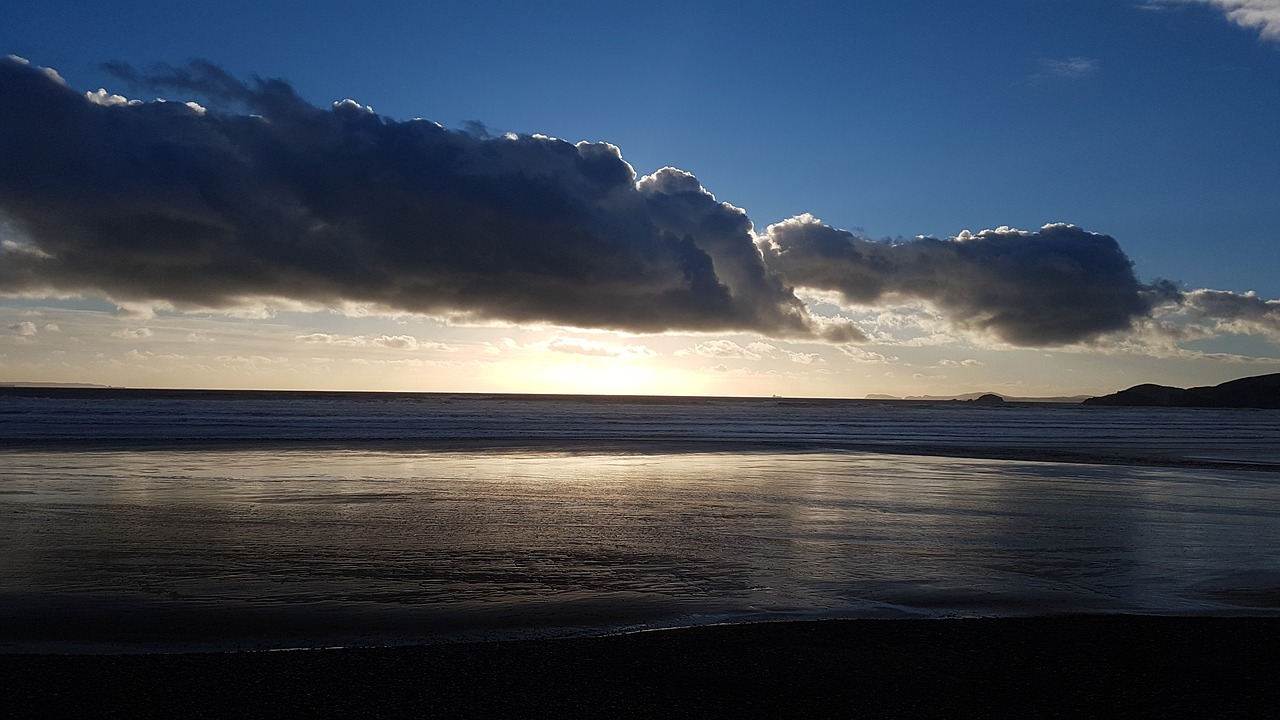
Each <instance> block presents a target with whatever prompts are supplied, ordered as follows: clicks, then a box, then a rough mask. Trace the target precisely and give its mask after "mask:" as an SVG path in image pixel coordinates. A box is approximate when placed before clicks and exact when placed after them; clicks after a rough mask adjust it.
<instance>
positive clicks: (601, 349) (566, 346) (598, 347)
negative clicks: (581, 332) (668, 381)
mask: <svg viewBox="0 0 1280 720" xmlns="http://www.w3.org/2000/svg"><path fill="white" fill-rule="evenodd" d="M537 347H540V348H542V349H546V350H550V351H552V352H559V353H568V354H570V355H587V356H589V357H633V358H634V357H653V356H654V355H656V354H657V353H655V352H654V351H653V350H650V349H649V348H647V347H645V346H644V345H627V346H625V347H618V346H615V345H608V344H606V343H601V342H595V341H593V340H583V339H582V338H564V337H557V338H552V339H551V340H549V341H547V342H546V343H545V344H540V345H537Z"/></svg>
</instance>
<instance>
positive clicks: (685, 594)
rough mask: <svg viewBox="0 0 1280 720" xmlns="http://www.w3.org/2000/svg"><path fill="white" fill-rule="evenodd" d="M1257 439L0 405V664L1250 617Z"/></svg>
mask: <svg viewBox="0 0 1280 720" xmlns="http://www.w3.org/2000/svg"><path fill="white" fill-rule="evenodd" d="M1277 481H1280V412H1277V411H1274V410H1271V411H1269V410H1209V409H1168V408H1096V407H1085V406H1076V405H1037V404H1009V405H1003V406H995V407H991V406H982V405H976V404H971V403H911V402H867V401H802V400H786V399H716V398H689V399H684V398H605V397H565V396H560V397H550V396H546V397H539V396H502V395H493V396H479V395H436V394H359V393H230V392H227V393H208V392H160V391H106V390H103V391H93V390H54V391H49V390H44V391H37V390H25V389H24V390H21V391H19V390H11V391H5V393H4V394H3V395H0V548H3V551H2V552H0V649H4V650H9V651H17V650H30V649H74V650H86V649H87V650H94V649H102V650H121V649H124V650H129V649H160V650H166V649H192V648H215V649H225V648H230V647H298V646H323V645H330V644H371V643H393V642H432V641H443V640H452V639H472V638H477V637H511V636H521V635H528V634H540V635H541V634H562V633H576V632H610V631H618V630H628V629H638V628H648V627H662V626H671V625H683V624H696V623H708V622H726V621H755V620H769V619H791V618H811V617H939V616H996V615H1043V614H1057V613H1079V612H1092V613H1115V612H1142V613H1162V614H1275V613H1276V612H1277V611H1278V610H1280V502H1278V501H1280V484H1278V482H1277Z"/></svg>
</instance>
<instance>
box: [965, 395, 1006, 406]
mask: <svg viewBox="0 0 1280 720" xmlns="http://www.w3.org/2000/svg"><path fill="white" fill-rule="evenodd" d="M965 402H971V403H977V404H979V405H1003V404H1004V398H1002V397H1000V396H999V395H996V394H995V393H987V394H986V395H979V396H978V397H976V398H974V399H972V400H966V401H965Z"/></svg>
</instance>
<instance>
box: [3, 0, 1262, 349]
mask: <svg viewBox="0 0 1280 720" xmlns="http://www.w3.org/2000/svg"><path fill="white" fill-rule="evenodd" d="M1277 1H1280V0H1277ZM1241 7H1243V5H1242V6H1241ZM1251 7H1252V6H1251ZM1267 7H1270V5H1268V6H1267ZM1048 62H1049V63H1051V66H1052V67H1056V68H1058V70H1059V72H1061V73H1067V74H1071V73H1076V74H1081V73H1087V72H1091V71H1092V68H1094V67H1096V63H1094V62H1093V61H1092V60H1089V59H1088V58H1068V59H1067V60H1060V61H1048ZM1054 63H1056V64H1054ZM112 69H113V71H114V72H115V73H116V74H117V75H119V76H120V77H121V78H122V79H123V80H125V81H128V82H130V83H132V84H134V85H135V86H145V87H152V88H160V89H166V90H170V91H177V92H180V93H186V94H190V95H192V96H195V97H198V98H199V99H200V100H201V104H195V103H194V102H165V101H154V102H138V101H135V100H130V99H128V98H126V97H125V96H123V95H115V94H113V93H109V92H107V91H106V90H105V89H100V90H98V91H95V92H89V93H82V92H78V91H76V90H74V89H73V88H71V87H69V86H68V85H67V84H66V83H65V81H63V80H62V78H61V77H60V76H58V75H57V74H56V73H53V72H52V71H47V70H45V69H42V68H38V67H35V66H33V65H31V64H30V63H27V62H25V61H22V60H18V59H14V58H9V59H0V97H4V98H5V102H3V103H0V151H3V153H4V162H5V171H4V172H3V173H0V234H2V235H3V236H4V237H3V238H0V296H5V295H8V296H33V297H71V296H88V297H106V298H109V299H111V300H112V301H113V302H115V303H116V304H117V306H118V307H119V308H120V309H121V313H122V314H124V315H126V316H133V317H137V318H149V317H154V315H155V313H156V312H157V311H159V310H164V311H199V310H218V311H221V312H227V313H231V314H235V315H239V316H254V317H266V316H269V315H270V314H271V313H272V312H273V311H274V309H292V310H300V311H301V310H313V309H318V308H330V309H334V310H338V311H343V312H352V313H356V314H368V313H370V312H382V313H408V314H422V315H430V316H435V317H442V318H448V319H450V321H453V322H458V323H468V324H477V325H484V324H522V325H526V326H529V325H549V326H561V327H569V328H584V329H602V330H615V331H625V332H633V333H659V332H666V331H679V332H696V333H709V332H743V333H752V334H756V335H760V336H765V337H770V338H777V339H783V340H800V341H815V340H821V341H825V342H828V343H832V344H834V345H836V346H837V347H839V348H840V351H841V352H844V353H845V354H846V355H847V356H850V357H852V358H854V359H855V360H859V361H863V362H880V361H881V359H882V358H883V357H884V356H880V355H877V354H875V353H869V354H865V355H862V354H858V353H854V352H851V351H850V350H849V349H848V348H849V344H850V343H857V342H867V341H869V340H870V339H871V338H870V337H869V335H868V334H867V332H864V331H863V330H861V329H859V327H858V326H857V325H855V324H854V322H853V321H852V320H850V319H848V318H846V317H825V316H823V315H817V314H814V313H812V312H811V311H810V309H809V307H808V306H807V305H806V304H805V303H804V302H803V301H802V300H801V299H800V298H799V297H797V295H796V289H799V290H800V291H802V292H807V293H810V294H811V295H817V296H820V297H822V298H827V297H832V298H835V299H837V300H839V301H840V302H841V303H842V304H845V305H847V306H850V307H853V306H861V307H871V306H873V305H878V306H880V307H881V308H883V307H884V305H891V306H894V307H903V308H909V309H910V313H911V317H912V322H913V323H914V325H913V326H912V327H913V328H914V329H913V330H912V332H914V333H915V336H914V337H911V338H908V339H906V340H900V341H894V340H893V338H891V337H888V336H887V335H886V332H887V328H889V326H888V325H887V324H886V323H888V322H890V321H892V320H893V319H894V318H895V317H898V315H900V314H898V315H895V314H894V313H888V312H881V313H880V315H879V316H876V317H872V318H871V319H864V320H860V321H859V324H861V325H864V326H866V327H867V328H868V332H872V333H875V334H876V336H877V338H878V340H879V341H880V342H882V343H884V344H889V343H890V342H891V341H892V342H893V344H898V345H911V344H916V345H922V344H945V343H949V342H952V341H953V340H954V337H953V336H952V335H950V334H948V333H952V332H965V333H976V334H978V335H984V336H988V337H991V338H995V339H996V340H998V341H1000V342H1003V343H1006V344H1010V345H1015V346H1024V347H1049V346H1063V345H1073V344H1082V343H1092V342H1098V341H1101V340H1102V339H1103V338H1111V341H1113V342H1114V338H1113V337H1112V336H1114V335H1115V334H1118V333H1124V332H1131V331H1133V328H1134V325H1135V323H1139V322H1148V321H1150V320H1151V318H1152V313H1153V311H1154V310H1155V309H1156V308H1158V307H1167V306H1170V305H1176V304H1177V302H1178V301H1179V300H1180V299H1182V298H1183V295H1182V293H1180V291H1179V290H1178V289H1177V288H1176V287H1174V286H1173V285H1172V284H1170V283H1167V282H1163V281H1159V282H1155V283H1151V284H1143V283H1141V282H1139V281H1138V279H1137V278H1136V277H1135V275H1134V273H1133V267H1132V263H1131V262H1130V260H1129V258H1128V257H1127V256H1126V255H1125V254H1124V252H1123V251H1122V250H1121V249H1120V247H1119V244H1118V243H1117V242H1116V241H1115V240H1114V239H1113V238H1111V237H1109V236H1106V235H1099V234H1095V233H1091V232H1087V231H1085V230H1083V229H1080V228H1077V227H1074V226H1070V225H1060V224H1059V225H1046V226H1044V227H1043V228H1041V229H1040V230H1038V231H1035V232H1023V231H1018V230H1013V229H1010V228H1007V227H1000V228H997V229H995V230H984V231H982V232H979V233H976V234H975V233H969V232H968V231H965V232H962V233H960V234H959V235H958V236H956V237H953V238H947V239H938V238H932V237H924V238H918V239H916V240H910V241H904V242H893V243H890V242H874V241H871V240H869V239H867V238H866V237H863V236H860V235H855V234H853V233H850V232H847V231H844V230H839V229H836V228H833V227H830V226H827V225H823V224H822V223H820V222H819V221H817V220H816V219H814V218H813V217H811V216H808V215H802V216H800V217H796V218H792V219H790V220H786V221H784V222H781V223H778V224H775V225H771V226H769V227H768V228H767V230H766V231H765V232H764V233H763V234H760V233H758V232H757V231H756V230H755V227H754V225H753V224H752V222H751V220H750V219H749V218H748V217H747V215H746V213H745V212H744V211H743V210H741V209H739V208H737V207H734V206H733V205H730V204H728V203H725V202H721V201H719V200H717V199H716V197H715V196H714V195H712V193H711V192H709V191H708V190H707V189H706V188H705V187H703V186H702V184H701V183H700V182H699V181H698V179H697V178H696V177H694V176H693V175H691V174H689V173H687V172H683V171H681V170H677V169H674V168H663V169H661V170H659V171H658V172H656V173H654V174H652V175H648V176H645V177H639V176H637V174H636V172H635V171H634V170H633V169H632V167H631V166H630V165H629V164H628V163H627V162H626V161H624V160H623V158H622V155H621V153H620V151H619V150H618V148H617V147H614V146H613V145H609V144H607V143H589V142H580V143H577V144H571V143H567V142H564V141H561V140H557V139H554V138H549V137H546V136H542V135H515V134H510V133H508V134H505V135H493V134H491V133H489V131H488V130H487V129H485V128H483V127H482V126H473V127H472V128H470V129H469V130H466V131H459V130H448V129H445V128H443V127H442V126H440V125H439V124H437V123H433V122H429V121H426V120H411V121H397V120H393V119H390V118H386V117H383V116H380V115H378V114H377V113H375V112H374V111H373V109H372V108H369V107H367V106H363V105H360V104H359V103H357V102H355V101H351V100H343V101H340V102H337V103H333V104H332V105H331V106H329V107H324V108H319V107H315V106H313V105H311V104H308V103H307V102H305V101H303V100H302V99H301V98H299V97H298V95H297V94H296V93H295V92H294V90H293V89H292V88H291V87H290V86H289V85H288V84H287V83H285V82H283V81H281V80H274V79H265V80H264V79H261V78H255V79H252V80H250V81H247V82H245V81H241V80H238V79H236V78H234V77H232V76H230V75H228V74H227V73H226V72H225V71H223V70H222V69H220V68H218V67H217V66H215V65H212V64H210V63H207V62H195V63H192V64H190V65H187V66H184V67H177V68H174V67H160V68H158V69H156V70H155V71H153V72H149V73H141V72H138V71H136V70H134V69H133V68H130V67H128V66H112ZM1197 292H1199V291H1197ZM1213 292H1215V291H1204V293H1213ZM1227 296H1230V297H1229V298H1228V297H1227ZM1185 302H1186V303H1187V304H1186V305H1185V306H1178V307H1180V308H1181V309H1180V310H1179V312H1180V313H1182V315H1181V317H1182V318H1183V322H1184V324H1185V323H1189V322H1198V323H1201V324H1202V325H1204V326H1213V327H1216V328H1221V329H1223V330H1224V331H1228V332H1244V331H1248V332H1255V333H1261V334H1264V335H1267V336H1268V337H1272V338H1274V337H1275V335H1274V333H1275V325H1274V320H1273V318H1274V315H1273V314H1272V306H1271V305H1269V304H1268V302H1269V301H1262V300H1260V299H1258V298H1252V299H1249V298H1248V297H1247V296H1234V295H1231V294H1229V293H1227V294H1225V295H1221V296H1219V295H1212V294H1196V293H1189V294H1187V297H1186V299H1185ZM844 314H846V313H841V315H844ZM904 317H905V315H904ZM904 327H905V326H904ZM297 339H298V340H299V341H300V342H311V343H325V342H328V343H331V344H335V345H344V346H361V347H384V348H390V349H396V350H423V349H432V350H439V349H448V348H446V347H445V346H436V345H433V344H427V343H423V342H420V341H418V340H417V339H416V338H413V337H412V336H408V335H383V336H378V337H368V338H366V337H339V336H330V335H326V334H323V333H314V334H311V335H303V336H299V337H298V338H297ZM730 345H733V344H732V343H730ZM769 347H773V346H770V345H768V344H760V345H759V346H757V345H755V344H751V345H748V346H747V347H745V348H744V347H741V346H737V345H733V347H728V346H719V345H714V344H712V343H701V344H699V346H698V348H697V349H696V350H695V352H697V353H698V354H700V355H706V356H708V357H720V358H733V359H748V360H749V359H757V360H758V359H761V358H771V359H788V360H790V361H793V362H797V363H807V362H818V361H820V360H821V358H820V356H818V355H816V354H813V353H794V352H792V351H784V350H778V349H776V348H774V350H773V351H768V350H767V349H766V348H769ZM541 349H551V350H556V351H560V352H577V353H583V354H590V353H595V354H608V353H612V352H622V353H624V354H625V353H628V352H630V350H627V349H618V348H612V347H607V346H603V345H588V344H583V343H576V344H575V342H570V341H568V340H566V341H565V342H564V343H562V344H561V345H560V346H558V347H555V348H552V347H550V346H548V347H545V348H541ZM491 350H492V351H493V352H498V351H499V350H500V349H499V348H497V347H493V348H491ZM716 353H719V354H716Z"/></svg>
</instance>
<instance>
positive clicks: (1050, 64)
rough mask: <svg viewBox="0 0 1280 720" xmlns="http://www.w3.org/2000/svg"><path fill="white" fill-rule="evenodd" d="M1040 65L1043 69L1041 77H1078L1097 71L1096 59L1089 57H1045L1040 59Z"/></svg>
mask: <svg viewBox="0 0 1280 720" xmlns="http://www.w3.org/2000/svg"><path fill="white" fill-rule="evenodd" d="M1040 66H1041V67H1042V68H1043V69H1044V72H1043V73H1041V75H1040V76H1041V77H1043V76H1045V75H1048V76H1053V77H1063V78H1080V77H1085V76H1086V75H1092V74H1093V73H1095V72H1097V70H1098V61H1097V60H1096V59H1094V58H1089V57H1069V58H1060V59H1048V58H1046V59H1044V60H1041V61H1040Z"/></svg>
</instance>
